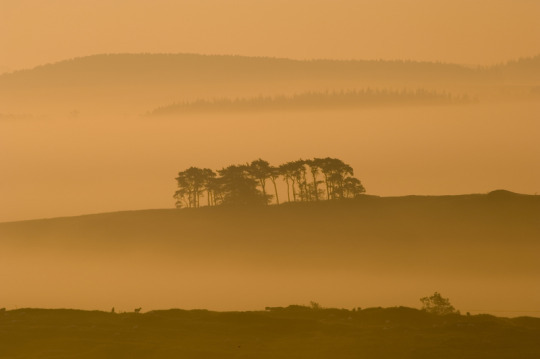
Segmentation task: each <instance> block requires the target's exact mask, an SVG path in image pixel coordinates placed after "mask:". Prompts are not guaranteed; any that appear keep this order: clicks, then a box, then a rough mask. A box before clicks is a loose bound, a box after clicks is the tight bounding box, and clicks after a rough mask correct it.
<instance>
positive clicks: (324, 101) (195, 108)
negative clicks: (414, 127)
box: [148, 88, 475, 116]
mask: <svg viewBox="0 0 540 359" xmlns="http://www.w3.org/2000/svg"><path fill="white" fill-rule="evenodd" d="M472 102H475V100H473V99H471V98H470V97H469V96H468V95H459V96H455V95H452V94H451V93H446V92H438V91H429V90H425V89H418V90H406V89H404V90H401V91H398V90H388V89H370V88H368V89H362V90H347V91H331V92H330V91H326V92H304V93H299V94H294V95H291V96H287V95H279V96H258V97H249V98H241V97H240V98H216V99H213V100H205V99H199V100H196V101H185V102H179V103H173V104H171V105H168V106H163V107H158V108H156V109H154V110H152V111H150V112H149V113H148V114H149V115H151V116H161V115H175V114H183V113H202V112H241V111H275V110H278V111H290V110H310V109H313V110H321V109H355V108H365V107H376V106H404V105H428V106H429V105H456V104H469V103H472Z"/></svg>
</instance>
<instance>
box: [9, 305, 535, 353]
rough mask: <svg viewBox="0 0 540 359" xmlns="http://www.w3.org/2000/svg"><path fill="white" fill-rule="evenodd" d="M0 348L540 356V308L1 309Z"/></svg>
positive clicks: (20, 350) (27, 350)
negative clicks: (533, 312) (471, 311)
mask: <svg viewBox="0 0 540 359" xmlns="http://www.w3.org/2000/svg"><path fill="white" fill-rule="evenodd" d="M0 358H475V359H477V358H540V318H531V317H521V318H513V319H509V318H499V317H493V316H489V315H473V316H468V315H449V316H436V315H431V314H428V313H425V312H422V311H419V310H416V309H412V308H405V307H399V308H369V309H364V310H353V311H350V310H344V309H311V308H310V307H300V306H290V307H288V308H285V309H272V310H266V311H257V312H210V311H206V310H191V311H186V310H179V309H171V310H164V311H152V312H148V313H116V314H115V313H106V312H99V311H81V310H47V309H18V310H10V311H1V312H0Z"/></svg>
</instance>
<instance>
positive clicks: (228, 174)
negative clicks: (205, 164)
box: [218, 165, 268, 205]
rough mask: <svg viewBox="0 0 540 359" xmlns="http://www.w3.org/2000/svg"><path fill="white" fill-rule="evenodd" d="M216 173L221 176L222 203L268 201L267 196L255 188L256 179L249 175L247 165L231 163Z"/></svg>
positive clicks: (247, 203)
mask: <svg viewBox="0 0 540 359" xmlns="http://www.w3.org/2000/svg"><path fill="white" fill-rule="evenodd" d="M218 173H219V175H220V176H221V179H220V180H221V185H222V187H221V188H222V193H223V201H222V203H223V204H233V205H258V204H267V203H268V197H267V196H264V195H263V193H262V192H261V191H259V190H258V189H257V180H255V179H254V178H253V177H252V176H251V174H250V171H249V167H248V166H245V165H241V166H235V165H232V166H229V167H226V168H223V169H221V170H219V171H218Z"/></svg>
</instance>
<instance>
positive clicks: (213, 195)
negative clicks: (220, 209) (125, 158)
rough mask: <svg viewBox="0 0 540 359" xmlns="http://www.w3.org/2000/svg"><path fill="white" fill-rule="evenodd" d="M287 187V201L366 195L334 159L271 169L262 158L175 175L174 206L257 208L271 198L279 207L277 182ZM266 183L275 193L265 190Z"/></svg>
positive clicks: (346, 168) (345, 167)
mask: <svg viewBox="0 0 540 359" xmlns="http://www.w3.org/2000/svg"><path fill="white" fill-rule="evenodd" d="M280 179H281V180H283V181H284V183H285V185H286V187H287V201H288V202H291V201H293V202H296V201H302V202H306V201H319V200H330V199H343V198H355V197H357V196H359V195H360V194H362V193H364V192H365V188H364V187H363V186H362V183H361V182H360V180H358V179H357V178H355V177H354V171H353V168H352V167H351V166H349V165H348V164H346V163H344V162H343V161H341V160H340V159H337V158H329V157H327V158H314V159H311V160H297V161H291V162H287V163H284V164H282V165H279V166H272V165H270V164H269V163H268V162H267V161H265V160H263V159H258V160H255V161H252V162H251V163H247V164H245V165H231V166H228V167H225V168H223V169H221V170H218V171H217V173H216V172H214V171H213V170H211V169H209V168H198V167H190V168H188V169H186V170H184V171H181V172H179V173H178V177H177V178H176V181H177V183H178V190H177V191H176V193H175V194H174V198H175V199H176V207H178V208H180V207H189V208H194V207H200V203H201V197H206V202H207V205H208V206H215V205H221V204H225V205H227V204H232V205H258V204H268V203H270V202H271V201H272V200H273V199H275V203H276V204H279V192H278V184H277V181H278V180H280ZM267 181H270V182H271V183H272V186H273V192H274V194H273V195H272V194H269V193H268V191H267Z"/></svg>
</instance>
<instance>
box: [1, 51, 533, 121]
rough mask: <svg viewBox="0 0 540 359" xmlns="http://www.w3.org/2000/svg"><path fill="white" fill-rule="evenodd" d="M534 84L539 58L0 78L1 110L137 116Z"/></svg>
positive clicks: (124, 60)
mask: <svg viewBox="0 0 540 359" xmlns="http://www.w3.org/2000/svg"><path fill="white" fill-rule="evenodd" d="M539 82H540V56H537V57H534V58H528V59H520V60H517V61H513V62H509V63H507V64H500V65H496V66H490V67H480V66H477V67H472V66H463V65H457V64H447V63H435V62H415V61H399V60H398V61H383V60H369V61H365V60H364V61H361V60H351V61H342V60H292V59H279V58H264V57H245V56H216V55H196V54H108V55H93V56H88V57H81V58H75V59H71V60H66V61H61V62H57V63H52V64H47V65H43V66H38V67H36V68H33V69H27V70H20V71H15V72H11V73H4V74H2V75H0V111H1V112H3V113H26V112H28V111H29V109H30V110H31V111H32V112H39V111H44V112H47V113H58V111H61V112H63V113H69V112H70V111H73V110H79V111H85V112H88V111H90V112H92V111H93V112H99V111H101V112H104V113H108V112H115V111H122V113H137V114H140V113H144V112H146V111H148V110H150V109H153V108H156V107H158V106H160V105H163V104H168V103H173V102H174V101H183V102H186V101H187V102H193V101H196V100H197V99H206V100H207V101H209V100H208V99H223V98H225V99H234V98H245V99H247V100H249V99H250V97H252V96H253V95H254V94H257V95H258V94H261V95H262V96H263V97H271V96H276V97H277V98H281V95H282V94H286V95H289V96H290V94H293V93H299V94H303V93H305V92H307V91H314V92H320V91H325V90H326V89H329V90H338V91H339V90H342V89H362V88H366V89H367V88H368V87H371V88H386V89H392V91H401V89H403V88H407V89H417V88H424V89H430V91H431V90H437V91H440V92H442V91H451V92H453V93H456V94H461V93H467V94H469V95H470V96H477V95H480V96H479V97H480V99H483V98H484V96H486V97H490V96H494V94H496V95H497V96H499V97H498V98H499V99H505V98H506V97H508V96H510V95H512V96H518V95H519V96H521V97H527V98H529V97H530V96H531V90H530V88H531V87H533V86H538V85H539ZM501 87H504V88H505V91H506V92H503V91H502V90H501ZM409 91H411V90H409ZM516 91H517V92H516ZM349 95H351V94H349ZM345 97H346V96H345ZM302 98H303V99H304V100H307V99H309V96H308V98H306V97H302V96H300V98H295V101H296V102H295V103H298V101H300V100H301V99H302ZM338 98H339V99H338ZM283 100H284V99H281V101H283ZM325 101H329V102H332V101H337V102H339V101H345V98H344V97H339V96H338V97H336V96H329V97H327V100H325ZM210 102H215V101H210ZM247 102H249V101H247ZM267 102H268V101H267ZM285 102H287V101H285Z"/></svg>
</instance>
